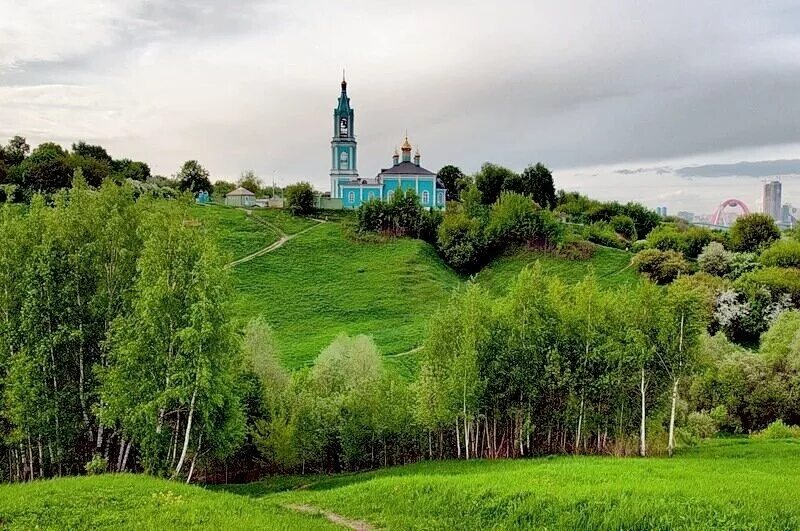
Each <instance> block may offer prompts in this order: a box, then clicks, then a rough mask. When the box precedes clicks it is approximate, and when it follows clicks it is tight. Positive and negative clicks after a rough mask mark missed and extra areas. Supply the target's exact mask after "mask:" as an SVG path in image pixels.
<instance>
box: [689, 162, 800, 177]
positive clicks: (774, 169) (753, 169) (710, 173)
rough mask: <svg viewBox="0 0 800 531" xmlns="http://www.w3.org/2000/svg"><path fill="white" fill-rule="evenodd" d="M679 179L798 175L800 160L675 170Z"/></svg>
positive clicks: (799, 172)
mask: <svg viewBox="0 0 800 531" xmlns="http://www.w3.org/2000/svg"><path fill="white" fill-rule="evenodd" d="M675 173H676V174H677V175H680V176H681V177H778V176H782V175H800V159H784V160H759V161H743V162H737V163H734V164H703V165H700V166H687V167H684V168H678V169H676V170H675Z"/></svg>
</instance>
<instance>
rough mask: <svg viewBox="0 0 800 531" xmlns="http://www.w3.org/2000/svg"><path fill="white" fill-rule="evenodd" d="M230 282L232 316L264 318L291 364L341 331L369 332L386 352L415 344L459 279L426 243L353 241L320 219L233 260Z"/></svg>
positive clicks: (309, 357) (295, 364)
mask: <svg viewBox="0 0 800 531" xmlns="http://www.w3.org/2000/svg"><path fill="white" fill-rule="evenodd" d="M234 282H235V286H236V290H237V294H238V295H237V300H236V304H235V308H236V313H237V315H239V316H240V317H241V319H242V320H243V321H246V320H247V319H250V318H252V317H254V316H256V315H264V316H265V317H267V319H268V320H269V322H270V323H272V325H273V327H274V331H275V336H276V339H277V342H278V346H279V349H280V352H281V355H282V357H283V360H284V362H285V363H286V365H287V366H289V367H291V368H296V367H299V366H302V365H305V364H308V363H309V362H310V361H311V360H313V358H314V357H315V356H316V355H317V354H318V353H319V352H320V351H321V350H322V349H323V348H324V347H325V346H327V345H328V344H329V343H330V342H331V341H332V340H333V339H334V338H335V337H336V336H337V335H338V334H340V333H342V332H346V333H348V334H367V335H371V336H372V337H373V338H374V339H375V342H376V343H377V344H378V346H379V347H380V349H381V351H382V352H383V353H384V354H386V355H389V356H391V355H395V354H399V353H402V352H405V351H408V350H411V349H413V348H415V347H416V346H418V345H419V344H420V343H421V342H422V339H423V335H424V333H425V327H426V322H427V320H428V318H429V317H430V316H431V315H432V313H433V312H434V311H435V310H436V308H438V307H439V306H440V305H441V304H443V303H444V302H446V301H447V299H448V298H449V295H450V292H451V290H452V289H453V288H454V287H455V286H457V285H458V284H459V282H460V279H459V277H458V276H457V275H456V274H455V273H454V272H453V271H452V270H450V268H448V267H447V265H446V264H444V263H443V262H442V261H441V259H440V258H439V257H438V256H437V254H436V252H435V251H434V250H433V248H432V247H431V246H430V245H428V244H426V243H424V242H421V241H418V240H412V239H398V240H394V241H391V242H388V243H363V242H355V241H351V240H349V239H347V238H345V237H344V236H343V234H342V229H341V226H340V225H339V224H337V223H325V224H322V225H320V226H318V227H314V228H312V229H311V230H309V231H308V232H305V233H304V234H302V236H300V237H298V238H296V239H294V240H291V241H289V242H287V243H286V244H285V245H284V246H283V247H281V248H279V249H277V250H275V251H274V252H271V253H268V254H265V255H263V256H260V257H257V258H255V259H253V260H251V261H249V262H246V263H243V264H240V265H238V266H236V267H235V268H234Z"/></svg>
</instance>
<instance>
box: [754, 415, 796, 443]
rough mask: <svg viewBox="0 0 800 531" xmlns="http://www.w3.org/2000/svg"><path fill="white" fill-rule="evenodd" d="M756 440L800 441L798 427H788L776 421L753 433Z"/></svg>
mask: <svg viewBox="0 0 800 531" xmlns="http://www.w3.org/2000/svg"><path fill="white" fill-rule="evenodd" d="M753 437H755V438H756V439H800V426H788V425H787V424H786V423H785V422H783V420H781V419H778V420H776V421H775V422H773V423H771V424H770V425H769V426H767V427H766V428H764V429H763V430H761V431H759V432H758V433H754V434H753Z"/></svg>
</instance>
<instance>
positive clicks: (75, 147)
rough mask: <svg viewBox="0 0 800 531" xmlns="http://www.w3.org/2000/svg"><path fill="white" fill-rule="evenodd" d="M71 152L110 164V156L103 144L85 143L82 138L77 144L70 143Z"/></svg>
mask: <svg viewBox="0 0 800 531" xmlns="http://www.w3.org/2000/svg"><path fill="white" fill-rule="evenodd" d="M72 153H74V154H75V155H78V156H80V157H86V158H90V159H95V160H99V161H103V162H106V163H108V164H111V156H110V155H109V154H108V152H107V151H106V150H105V148H104V147H103V146H96V145H92V144H87V143H86V142H84V141H83V140H81V141H80V142H78V143H77V144H72Z"/></svg>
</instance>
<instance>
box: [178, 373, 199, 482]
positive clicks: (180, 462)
mask: <svg viewBox="0 0 800 531" xmlns="http://www.w3.org/2000/svg"><path fill="white" fill-rule="evenodd" d="M196 399H197V383H196V382H195V384H194V391H192V401H191V402H190V403H189V418H188V419H187V420H186V431H185V432H184V437H183V450H181V458H180V459H179V460H178V464H177V465H176V466H175V473H174V474H173V477H175V476H177V475H178V474H180V473H181V468H183V462H184V461H185V460H186V451H187V450H188V449H189V438H190V437H191V433H192V419H193V417H194V402H195V400H196Z"/></svg>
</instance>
